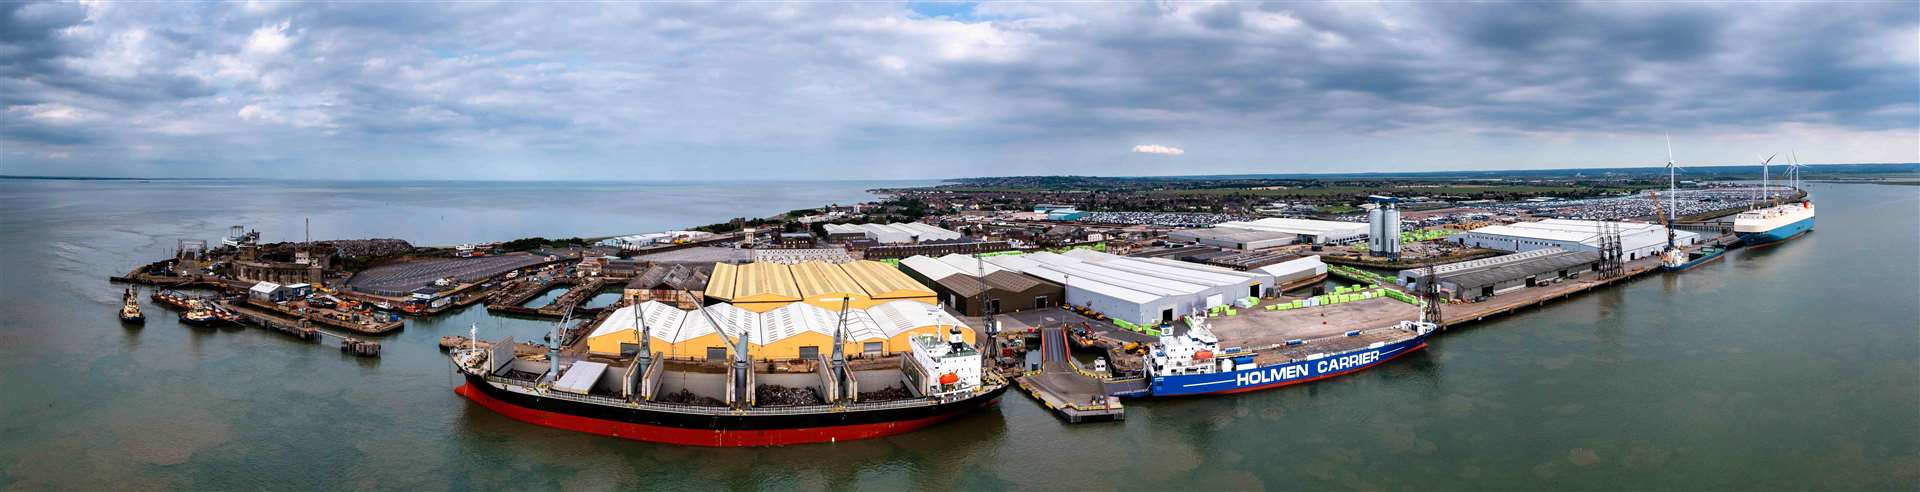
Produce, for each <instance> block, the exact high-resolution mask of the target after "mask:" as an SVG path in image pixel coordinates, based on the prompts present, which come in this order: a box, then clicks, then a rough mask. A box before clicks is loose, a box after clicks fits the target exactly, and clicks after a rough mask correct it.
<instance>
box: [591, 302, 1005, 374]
mask: <svg viewBox="0 0 1920 492" xmlns="http://www.w3.org/2000/svg"><path fill="white" fill-rule="evenodd" d="M635 309H636V307H635V306H626V307H622V308H620V309H618V310H615V311H614V312H613V313H612V314H610V315H608V316H607V318H606V320H605V321H603V322H601V323H600V326H598V327H595V328H594V330H593V333H592V334H589V335H588V336H587V351H588V352H590V353H594V354H599V355H625V354H631V353H634V352H636V351H638V350H639V340H640V339H639V336H638V335H639V332H638V331H637V330H635V329H634V327H635V326H636V320H635V319H634V310H635ZM701 309H704V310H706V311H707V313H708V314H709V315H712V317H713V320H714V321H718V322H719V325H720V326H718V327H716V326H714V323H712V322H709V321H708V319H707V316H704V315H701V314H700V313H699V312H695V311H686V310H681V309H679V308H675V307H673V306H672V305H670V304H663V303H660V302H654V301H648V302H644V303H640V304H639V305H638V310H639V314H640V318H641V320H643V321H644V323H643V324H644V325H645V326H646V331H647V334H648V336H649V337H650V338H651V339H652V340H651V341H650V342H649V343H651V344H652V347H651V348H652V349H653V351H654V352H658V353H663V354H666V355H667V356H668V357H675V358H684V359H708V360H715V359H723V358H725V357H726V355H727V351H728V345H727V342H726V338H731V337H738V336H740V335H741V334H743V333H744V334H746V335H747V350H748V351H749V352H751V354H752V356H753V358H755V359H762V360H767V359H771V360H789V359H811V358H814V357H816V356H819V355H827V354H831V353H832V350H833V335H834V331H835V330H837V329H838V328H839V327H840V326H841V324H840V320H841V313H840V311H839V310H838V309H827V308H823V307H820V306H815V305H812V304H807V303H800V302H795V303H789V304H787V305H786V306H782V307H779V308H775V309H773V310H770V311H766V312H754V311H750V310H747V309H743V308H740V307H737V306H733V305H731V304H715V305H711V306H706V307H704V308H701ZM845 326H846V333H845V335H844V339H843V340H844V341H845V345H844V346H843V347H842V350H844V351H845V352H846V353H847V354H849V355H854V354H867V355H881V354H890V353H899V352H906V351H908V350H911V348H910V346H909V345H908V343H909V342H908V339H909V338H911V337H913V336H915V335H927V334H935V335H943V336H944V334H945V331H946V330H947V329H950V328H953V327H956V326H957V327H959V328H960V331H961V333H962V334H963V335H964V336H966V337H967V339H968V340H972V339H973V337H974V333H973V328H972V327H969V326H966V325H965V324H962V323H961V322H960V320H959V319H956V318H954V317H953V316H952V315H949V314H947V313H946V312H945V311H944V310H941V309H940V308H938V307H936V306H932V305H928V304H926V303H922V302H917V301H900V300H896V301H888V302H882V303H879V304H875V305H873V306H870V307H867V308H865V309H848V310H847V312H846V324H845ZM723 333H724V334H725V337H723V336H722V334H723Z"/></svg>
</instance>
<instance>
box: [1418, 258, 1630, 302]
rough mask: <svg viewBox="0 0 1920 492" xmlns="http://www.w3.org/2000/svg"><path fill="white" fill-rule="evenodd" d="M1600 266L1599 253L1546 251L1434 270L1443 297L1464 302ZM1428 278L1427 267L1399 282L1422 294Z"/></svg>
mask: <svg viewBox="0 0 1920 492" xmlns="http://www.w3.org/2000/svg"><path fill="white" fill-rule="evenodd" d="M1599 264H1600V254H1599V253H1594V252H1589V251H1567V250H1563V249H1560V248H1543V249H1536V250H1532V251H1527V252H1524V253H1515V254H1510V255H1505V256H1496V257H1493V258H1482V259H1478V260H1471V261H1463V262H1459V263H1451V264H1446V265H1440V266H1436V267H1433V275H1434V276H1435V277H1438V278H1439V286H1440V292H1441V293H1442V294H1444V295H1446V296H1448V297H1450V298H1453V299H1456V300H1463V301H1464V300H1472V299H1475V298H1478V297H1482V296H1485V297H1492V296H1495V295H1499V294H1504V293H1507V292H1509V291H1512V290H1515V289H1520V288H1525V287H1533V286H1535V285H1540V284H1544V283H1549V282H1554V281H1557V280H1559V279H1562V278H1567V277H1570V276H1573V275H1578V274H1580V273H1583V272H1590V271H1593V270H1594V269H1595V268H1596V267H1598V266H1599ZM1426 275H1427V274H1426V269H1424V268H1416V269H1410V270H1401V271H1400V275H1399V281H1400V284H1401V285H1405V286H1407V287H1408V288H1409V289H1412V290H1414V291H1416V292H1418V291H1419V290H1420V289H1422V288H1424V287H1423V286H1424V285H1425V282H1427V278H1426Z"/></svg>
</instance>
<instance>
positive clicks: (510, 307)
mask: <svg viewBox="0 0 1920 492" xmlns="http://www.w3.org/2000/svg"><path fill="white" fill-rule="evenodd" d="M624 281H625V279H619V278H612V277H587V278H584V279H582V278H577V277H559V278H555V279H553V280H552V281H550V282H547V283H544V284H538V285H532V286H526V287H509V288H508V289H507V290H503V291H500V292H498V293H496V295H495V296H494V297H493V298H490V299H488V300H487V312H489V313H494V314H508V315H517V316H529V317H542V318H559V317H562V316H566V314H567V312H568V310H572V311H573V313H574V314H575V315H576V316H592V315H595V314H599V312H600V311H601V310H602V309H600V308H582V309H574V308H575V307H576V306H579V305H580V304H582V303H585V302H587V301H588V300H590V299H593V296H595V295H597V294H599V293H600V290H601V289H604V288H606V287H607V286H608V285H619V284H617V283H615V282H624ZM558 288H565V289H567V293H566V294H562V295H561V296H560V298H558V299H554V300H553V302H551V303H548V304H547V305H545V306H540V307H537V308H535V307H527V306H522V305H521V304H523V303H525V302H527V301H528V300H531V299H533V298H534V297H537V296H539V295H541V294H544V293H546V292H547V291H550V290H553V289H558Z"/></svg>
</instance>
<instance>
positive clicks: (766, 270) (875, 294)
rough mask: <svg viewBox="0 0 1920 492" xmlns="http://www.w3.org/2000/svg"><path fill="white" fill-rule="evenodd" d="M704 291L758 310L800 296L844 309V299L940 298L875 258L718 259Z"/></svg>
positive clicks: (859, 303)
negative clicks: (798, 260)
mask: <svg viewBox="0 0 1920 492" xmlns="http://www.w3.org/2000/svg"><path fill="white" fill-rule="evenodd" d="M705 297H706V299H710V300H712V301H721V302H728V303H732V304H733V305H735V306H738V307H740V308H741V309H745V310H748V311H753V312H756V313H764V312H767V311H771V310H773V309H776V308H780V307H782V306H786V305H788V304H792V303H795V302H805V303H810V304H814V305H817V306H820V307H823V308H828V309H839V308H840V303H841V299H846V300H847V302H848V303H850V304H852V305H853V307H856V308H865V307H868V306H872V305H875V304H879V303H883V302H888V301H896V300H910V301H916V302H922V303H926V304H938V303H939V300H938V299H937V298H936V297H935V293H934V292H933V291H932V290H930V289H928V288H927V287H926V286H923V285H920V283H919V282H915V281H914V280H913V279H912V278H909V277H907V276H906V274H903V273H900V271H899V270H896V269H894V268H893V267H891V266H887V264H885V263H880V262H874V261H855V262H850V263H827V262H823V261H808V262H801V263H796V264H793V265H785V264H780V263H747V264H744V265H732V264H727V263H721V264H716V265H714V268H713V275H712V276H710V277H709V278H708V281H707V288H706V291H705Z"/></svg>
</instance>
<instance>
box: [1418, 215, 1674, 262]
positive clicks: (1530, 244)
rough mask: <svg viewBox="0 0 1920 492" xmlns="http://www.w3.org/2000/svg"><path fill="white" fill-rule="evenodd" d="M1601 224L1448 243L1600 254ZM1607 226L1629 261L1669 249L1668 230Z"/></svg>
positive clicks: (1561, 222)
mask: <svg viewBox="0 0 1920 492" xmlns="http://www.w3.org/2000/svg"><path fill="white" fill-rule="evenodd" d="M1601 224H1603V222H1600V221H1592V220H1571V219H1547V220H1542V221H1538V222H1517V223H1514V224H1510V225H1492V226H1486V227H1482V228H1479V229H1474V230H1471V231H1467V232H1462V233H1459V234H1454V235H1453V237H1449V238H1447V240H1449V241H1453V242H1454V243H1455V244H1459V245H1462V246H1472V247H1475V248H1488V249H1497V250H1501V251H1514V252H1521V251H1533V250H1537V249H1545V248H1560V249H1563V250H1567V251H1588V252H1594V253H1598V252H1600V227H1601ZM1604 224H1610V225H1612V226H1615V227H1618V228H1619V231H1620V246H1621V253H1622V254H1624V255H1626V259H1627V261H1633V260H1637V259H1641V258H1646V257H1648V256H1654V255H1657V254H1659V253H1660V251H1661V250H1664V249H1666V247H1667V228H1665V227H1661V226H1659V225H1656V224H1643V223H1639V222H1604ZM1699 242H1700V235H1699V234H1696V233H1692V232H1687V231H1674V243H1675V244H1679V245H1681V246H1691V245H1694V244H1697V243H1699Z"/></svg>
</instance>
